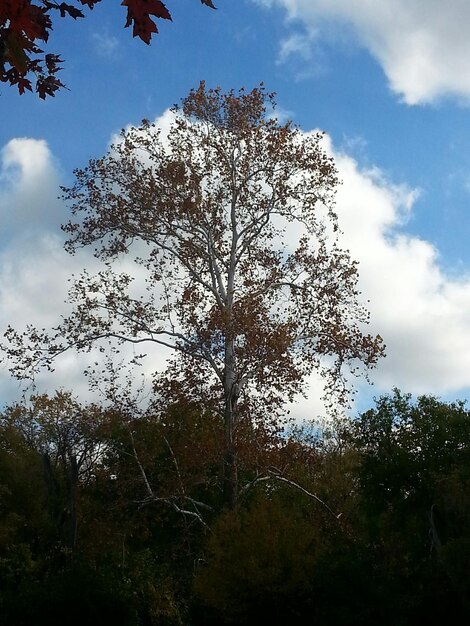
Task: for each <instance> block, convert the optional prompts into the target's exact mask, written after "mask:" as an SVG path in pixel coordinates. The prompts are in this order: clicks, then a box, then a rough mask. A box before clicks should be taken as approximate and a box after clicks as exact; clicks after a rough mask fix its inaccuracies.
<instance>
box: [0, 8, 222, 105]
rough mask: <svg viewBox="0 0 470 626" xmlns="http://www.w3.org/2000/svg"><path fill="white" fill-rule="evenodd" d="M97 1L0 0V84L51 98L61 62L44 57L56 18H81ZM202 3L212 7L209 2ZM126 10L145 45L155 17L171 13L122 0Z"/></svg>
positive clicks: (56, 57)
mask: <svg viewBox="0 0 470 626" xmlns="http://www.w3.org/2000/svg"><path fill="white" fill-rule="evenodd" d="M100 1H101V0H75V1H74V3H73V4H70V3H66V2H56V1H55V0H36V1H34V0H2V2H1V3H0V81H1V82H4V83H7V84H10V85H14V86H16V87H17V88H18V91H19V93H20V94H23V93H24V92H25V91H26V90H28V91H32V90H33V83H32V80H33V77H34V79H35V90H36V92H37V94H38V95H39V97H40V98H42V99H45V98H46V96H54V95H55V92H56V91H57V90H58V89H60V88H61V87H64V84H63V83H62V82H61V81H60V80H59V78H57V72H58V71H59V70H60V69H61V63H62V59H61V57H60V55H58V54H55V53H48V54H44V50H43V49H42V48H43V46H44V44H46V42H47V41H48V39H49V36H50V34H51V31H52V30H53V25H55V20H56V18H57V17H60V18H64V17H69V18H70V17H71V18H73V19H74V20H76V19H77V18H82V17H84V13H83V11H82V10H81V9H82V8H83V6H85V5H86V6H87V7H88V8H89V9H93V7H94V6H95V5H96V4H98V3H99V2H100ZM201 2H202V4H205V5H206V6H209V7H211V8H213V9H214V8H215V6H214V5H213V3H212V0H201ZM121 4H122V5H123V6H124V7H126V9H127V18H126V22H125V26H126V27H128V26H132V32H133V36H134V37H140V39H142V41H144V42H145V43H147V44H149V43H150V40H151V38H152V35H153V34H154V33H157V32H158V29H157V25H156V23H155V18H159V19H166V20H171V14H170V12H169V11H168V9H167V8H166V6H165V5H164V4H163V2H161V1H160V0H123V1H122V3H121Z"/></svg>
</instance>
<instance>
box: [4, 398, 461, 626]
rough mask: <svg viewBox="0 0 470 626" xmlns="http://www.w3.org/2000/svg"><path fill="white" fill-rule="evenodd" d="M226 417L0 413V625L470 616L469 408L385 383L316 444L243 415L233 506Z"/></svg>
mask: <svg viewBox="0 0 470 626" xmlns="http://www.w3.org/2000/svg"><path fill="white" fill-rule="evenodd" d="M72 426H73V428H72ZM221 428H222V424H221V420H220V418H219V417H218V416H217V414H216V413H213V412H211V410H210V409H208V408H203V407H201V406H199V405H198V404H197V403H195V402H193V401H184V400H179V401H176V400H175V401H172V402H171V403H169V404H167V405H166V406H165V404H163V405H162V403H160V406H157V405H155V406H154V407H153V409H152V410H150V409H149V410H148V411H146V412H144V413H140V414H136V415H135V416H132V415H130V414H129V411H127V412H126V411H124V412H123V410H122V407H121V408H120V409H118V408H115V409H113V410H110V409H107V410H104V409H102V408H100V407H97V406H95V405H89V406H82V405H79V404H78V403H76V402H75V401H74V400H72V398H71V397H70V396H69V395H67V394H58V395H57V396H54V397H53V398H47V397H45V396H42V397H39V398H37V399H33V401H32V403H31V405H30V406H29V407H28V409H25V407H21V406H15V407H9V408H7V409H5V411H4V412H3V415H2V416H0V590H1V591H0V622H1V623H5V624H14V625H15V626H22V625H24V626H26V625H30V624H31V625H33V624H34V625H35V626H38V625H40V624H43V623H44V624H46V623H47V624H50V625H55V624H65V623H66V624H71V625H73V624H80V625H81V624H84V623H89V624H94V623H103V624H106V623H112V624H113V625H120V624H122V625H123V626H124V625H125V626H211V625H213V626H216V625H217V626H224V625H227V626H230V625H235V624H236V625H243V624H289V625H291V624H292V625H294V626H295V625H303V624H309V625H314V626H376V625H377V624H380V625H381V626H421V625H423V626H424V625H428V624H432V623H440V622H445V621H448V618H449V615H452V616H454V617H453V618H452V619H453V620H454V623H467V622H468V620H469V619H470V602H469V600H470V577H469V575H468V574H469V572H470V414H469V412H468V411H467V409H466V407H465V405H464V404H462V403H454V404H447V403H443V402H441V401H439V400H437V399H435V398H432V397H422V398H418V399H417V400H416V401H412V399H411V397H409V396H406V395H403V394H400V393H399V392H395V393H394V394H393V395H391V396H385V397H383V398H380V399H379V400H378V401H377V403H376V407H375V408H374V409H371V410H370V411H367V412H366V413H364V414H363V415H361V416H360V417H359V418H357V420H355V421H354V422H347V423H343V424H342V425H341V426H340V427H339V426H337V428H336V430H335V432H334V433H333V435H332V436H330V437H327V438H323V439H321V440H319V439H318V437H316V438H315V437H309V436H308V435H307V434H305V432H302V431H301V430H297V431H292V433H291V435H290V436H289V437H286V436H281V435H280V434H279V433H277V432H275V431H273V430H269V429H266V428H261V427H259V426H256V425H253V424H250V423H249V422H248V421H245V422H242V423H241V425H240V431H239V433H238V436H239V442H240V445H239V451H240V457H239V468H240V476H239V479H240V485H241V490H240V505H239V508H238V509H237V510H235V511H227V510H225V509H224V508H223V500H222V472H221V463H220V459H221V455H222V451H223V446H222V445H221V442H222V432H221ZM65 435H67V436H66V437H65ZM97 451H98V452H99V453H97V454H96V452H97ZM85 453H86V454H85ZM83 454H85V456H86V455H88V456H86V458H87V459H88V461H87V462H86V463H85V461H83V458H84V457H83ZM74 458H76V460H77V467H78V468H79V469H80V471H79V474H78V481H77V480H75V479H74V474H73V471H72V470H73V467H72V466H73V463H74ZM80 459H82V461H80ZM139 463H140V466H139ZM142 470H143V471H144V474H145V477H146V479H147V481H148V486H146V485H145V481H144V478H143V473H142ZM283 479H286V480H287V481H288V482H286V480H283ZM74 480H75V483H74ZM74 484H75V487H74V489H75V490H74V491H72V490H71V489H72V487H73V486H74ZM148 487H150V490H151V493H150V492H149V489H148ZM309 494H310V495H309ZM72 496H73V498H72ZM72 512H73V515H72ZM196 513H198V515H199V516H198V515H195V514H196ZM71 519H74V520H75V523H76V540H75V542H74V543H71V542H70V535H69V533H68V532H67V531H68V529H70V520H71Z"/></svg>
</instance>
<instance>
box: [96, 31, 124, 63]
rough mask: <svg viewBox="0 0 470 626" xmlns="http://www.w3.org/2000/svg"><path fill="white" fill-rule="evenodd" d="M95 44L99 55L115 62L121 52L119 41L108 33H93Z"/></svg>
mask: <svg viewBox="0 0 470 626" xmlns="http://www.w3.org/2000/svg"><path fill="white" fill-rule="evenodd" d="M92 37H93V44H94V46H95V49H96V51H97V52H98V54H99V55H100V56H102V57H104V58H106V59H110V60H114V59H116V58H117V56H118V52H119V40H118V39H117V37H114V36H113V35H109V34H108V33H93V35H92Z"/></svg>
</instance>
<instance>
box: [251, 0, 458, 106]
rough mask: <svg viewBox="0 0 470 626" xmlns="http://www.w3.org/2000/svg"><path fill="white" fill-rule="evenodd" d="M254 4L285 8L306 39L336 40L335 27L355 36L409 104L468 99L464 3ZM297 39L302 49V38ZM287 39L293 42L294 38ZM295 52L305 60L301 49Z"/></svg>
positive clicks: (315, 0)
mask: <svg viewBox="0 0 470 626" xmlns="http://www.w3.org/2000/svg"><path fill="white" fill-rule="evenodd" d="M254 2H257V3H258V4H260V5H262V6H264V7H266V8H274V7H278V6H281V7H283V8H284V9H285V10H286V15H287V19H288V21H289V22H291V25H293V27H295V22H299V21H300V22H301V23H302V24H303V27H304V28H306V29H307V33H308V34H309V35H310V36H312V35H315V36H317V37H319V38H324V39H329V38H331V37H335V38H336V37H337V36H338V27H339V29H340V30H341V29H343V30H345V31H347V32H348V33H354V37H355V39H356V40H357V41H358V42H359V44H360V45H362V46H363V47H365V48H366V49H367V50H368V51H369V52H370V54H372V56H373V57H375V59H376V60H377V61H378V62H379V63H380V65H381V66H382V68H383V70H384V72H385V74H386V76H387V78H388V81H389V84H390V87H391V89H392V90H393V91H394V92H396V93H398V94H399V95H400V96H401V97H402V98H403V100H404V101H405V102H406V103H408V104H422V103H428V102H432V101H433V100H435V99H436V98H439V97H441V96H445V95H454V96H457V97H462V98H464V99H468V98H470V65H469V63H468V58H469V57H470V38H469V37H468V24H469V22H470V3H468V2H467V0H448V1H447V2H446V3H445V4H444V3H443V2H442V1H440V0H380V1H377V0H335V1H334V2H332V1H331V0H254ZM332 25H333V26H334V27H335V28H333V30H332V28H331V27H332ZM301 37H302V38H303V39H302V41H303V42H304V44H305V43H306V41H307V39H306V36H305V35H301ZM290 39H291V40H292V41H295V35H291V37H290ZM282 46H285V43H281V58H282V56H283V53H282V49H283V48H282ZM290 50H291V51H293V48H292V47H291V48H290ZM299 51H300V52H301V54H302V55H303V56H304V57H305V55H306V52H305V48H304V46H299ZM284 56H285V53H284Z"/></svg>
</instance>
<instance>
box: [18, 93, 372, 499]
mask: <svg viewBox="0 0 470 626" xmlns="http://www.w3.org/2000/svg"><path fill="white" fill-rule="evenodd" d="M274 107H275V101H274V96H273V95H272V94H268V93H267V92H266V91H265V89H264V87H263V86H260V87H259V88H256V89H253V91H251V92H249V93H248V92H245V91H244V90H243V89H242V90H240V91H239V92H238V93H235V92H233V91H230V92H228V93H223V92H222V91H221V90H220V89H219V88H217V89H207V88H206V86H205V85H204V83H201V84H200V86H199V88H198V89H196V90H192V91H191V92H190V93H189V95H188V96H187V97H186V98H185V99H183V101H182V104H181V106H175V107H174V109H173V121H172V123H171V128H170V130H169V132H168V134H167V135H165V136H163V134H162V132H161V131H160V130H159V129H158V128H156V127H155V126H154V125H152V124H150V123H148V122H146V121H144V122H143V124H142V126H141V127H140V128H130V129H128V130H126V131H123V132H122V134H121V137H120V139H119V141H117V142H116V143H115V145H114V146H112V148H111V149H110V150H109V152H108V153H107V154H106V155H105V156H104V157H103V158H100V159H97V160H92V161H90V162H89V164H88V166H87V167H85V168H84V169H81V170H77V171H76V173H75V174H76V181H75V184H74V185H73V186H72V187H71V188H68V189H65V190H64V197H65V200H66V201H67V202H68V203H69V204H70V206H71V211H72V215H73V219H72V221H70V222H69V223H68V224H66V225H65V226H64V227H63V228H64V230H65V232H66V233H67V234H68V236H69V239H68V241H67V243H66V249H67V251H69V252H70V253H72V254H73V253H74V252H75V251H76V250H77V249H78V248H81V247H85V246H86V247H88V246H91V247H93V248H94V254H95V256H96V257H97V258H98V259H99V260H101V261H102V263H103V269H102V271H100V272H99V273H97V274H96V275H90V274H89V273H87V272H86V271H85V272H84V273H83V274H82V275H81V276H80V277H78V278H77V279H75V281H74V283H73V284H72V287H71V290H70V292H69V300H70V303H71V304H72V305H73V310H72V312H71V313H70V314H69V315H68V316H67V317H65V318H63V319H62V321H61V323H60V324H58V326H57V327H56V328H55V329H54V330H53V331H52V332H48V331H45V330H38V329H35V328H33V327H29V328H28V329H27V330H26V331H25V332H24V333H23V332H18V331H15V330H14V329H13V328H9V329H8V331H7V333H6V336H7V338H8V340H9V345H8V350H9V353H10V356H11V357H12V358H13V359H14V364H13V372H14V373H15V374H16V375H18V376H22V377H24V376H28V375H33V373H34V372H35V371H37V370H38V368H40V367H41V366H46V367H49V368H52V367H53V364H54V361H55V360H56V359H57V357H59V355H61V354H62V353H64V352H65V351H68V350H70V349H75V350H78V351H90V350H91V349H92V347H96V346H100V345H101V344H100V342H103V341H109V340H110V339H111V340H113V341H115V342H116V345H117V346H119V345H123V344H134V345H136V344H157V345H162V346H166V347H170V348H171V349H172V350H173V351H174V355H175V358H174V361H173V362H172V364H171V366H169V370H168V373H167V376H166V379H165V380H166V384H168V385H170V386H171V385H172V384H176V383H177V382H178V381H179V383H178V384H180V385H182V388H184V389H185V390H186V393H187V394H188V395H189V396H191V395H193V396H194V395H197V394H199V397H201V394H202V395H204V394H205V397H206V398H210V401H211V402H212V403H213V406H214V410H217V411H218V412H219V413H220V415H221V418H222V420H223V424H224V433H225V434H224V441H225V452H224V461H223V467H224V471H223V475H224V501H225V503H226V504H227V505H228V506H232V507H233V506H234V505H235V503H236V500H237V492H238V479H237V425H238V424H239V423H240V420H241V419H255V418H256V419H260V418H261V419H270V418H273V416H275V415H278V414H279V411H280V410H281V409H282V407H283V405H284V404H285V402H286V401H288V400H292V399H293V398H294V397H295V396H296V394H298V393H299V392H302V391H303V390H304V387H305V380H306V378H307V376H309V375H310V374H311V373H312V372H314V371H319V372H321V373H322V375H323V376H324V377H325V389H326V394H327V396H328V397H329V398H330V399H331V401H332V402H339V403H340V404H342V403H343V404H344V403H346V402H347V397H348V394H347V392H348V383H347V375H348V372H350V371H353V372H355V373H362V372H366V370H367V368H369V367H371V366H373V365H374V364H375V363H376V361H377V359H378V358H379V357H380V356H381V355H382V354H383V345H382V340H381V338H380V337H379V336H377V337H372V336H370V335H367V334H365V332H364V324H365V323H366V322H367V321H368V314H367V312H366V310H365V309H364V308H363V306H362V305H361V304H360V302H359V294H358V290H357V278H358V274H357V265H356V263H355V262H354V261H353V260H351V258H350V255H349V253H348V251H346V250H344V249H342V248H341V247H340V244H339V239H338V238H339V229H338V224H337V217H336V215H335V212H334V191H335V186H336V185H337V182H338V180H337V171H336V169H335V165H334V163H333V161H332V159H331V158H330V157H329V156H328V155H327V154H326V153H325V151H324V149H323V147H322V135H321V134H320V133H315V134H304V133H302V132H301V131H300V130H299V129H298V128H296V127H295V126H293V125H292V123H291V122H287V123H281V122H280V121H279V120H278V119H276V117H275V116H273V115H272V113H270V112H271V111H272V110H273V109H274ZM126 255H127V259H128V260H129V261H131V260H132V261H133V262H134V263H135V264H136V268H137V269H138V272H139V276H140V277H141V276H142V273H144V274H145V288H143V289H142V292H141V293H137V292H136V288H135V285H134V284H133V276H132V275H131V274H130V273H122V272H121V273H118V272H116V270H115V263H114V262H115V261H116V259H118V258H119V257H123V256H126ZM101 349H103V347H102V346H101Z"/></svg>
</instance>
